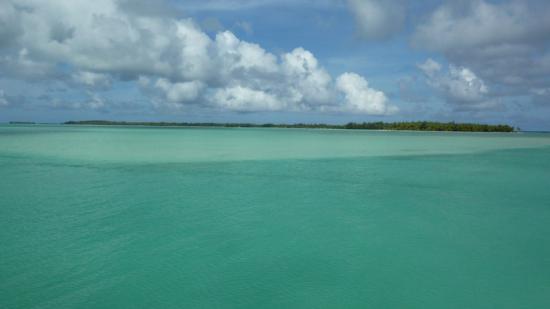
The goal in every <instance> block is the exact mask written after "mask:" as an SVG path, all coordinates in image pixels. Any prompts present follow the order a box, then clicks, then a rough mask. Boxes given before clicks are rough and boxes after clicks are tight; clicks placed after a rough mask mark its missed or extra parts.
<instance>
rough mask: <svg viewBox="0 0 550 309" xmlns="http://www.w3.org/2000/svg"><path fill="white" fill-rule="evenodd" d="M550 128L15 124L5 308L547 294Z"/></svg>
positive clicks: (3, 149)
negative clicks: (469, 129) (448, 130)
mask: <svg viewBox="0 0 550 309" xmlns="http://www.w3.org/2000/svg"><path fill="white" fill-rule="evenodd" d="M549 159H550V136H548V135H545V134H502V133H495V134H486V133H426V132H423V133H420V132H373V131H345V130H301V129H239V128H233V129H229V128H227V129H218V128H143V127H141V128H128V127H93V126H91V127H81V126H74V127H71V126H0V176H1V177H0V248H1V255H0V307H2V308H33V307H40V308H59V307H67V308H68V307H71V308H73V307H82V308H105V307H108V308H117V307H126V308H150V307H172V308H181V307H187V308H197V307H199V308H210V307H231V308H234V307H237V308H258V307H267V308H281V307H290V308H304V307H310V308H335V307H336V308H337V307H340V308H364V307H372V308H548V307H550V296H549V295H550V190H548V184H550V161H549Z"/></svg>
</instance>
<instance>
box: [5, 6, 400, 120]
mask: <svg viewBox="0 0 550 309" xmlns="http://www.w3.org/2000/svg"><path fill="white" fill-rule="evenodd" d="M151 5H152V4H151V3H150V2H147V1H141V0H140V1H137V2H132V1H120V0H119V1H115V0H97V1H94V2H93V3H91V2H89V1H80V0H78V1H77V0H75V1H57V2H56V1H33V0H20V1H17V5H16V3H15V1H11V0H7V2H3V4H2V6H6V7H9V10H10V11H9V12H10V14H9V16H6V14H0V24H5V23H7V22H9V21H12V19H13V21H15V26H14V28H13V29H9V30H6V31H4V32H6V33H7V34H5V33H4V32H2V33H1V34H0V35H1V36H2V38H0V39H1V40H2V42H6V43H5V46H3V47H4V48H3V50H2V51H1V52H0V55H1V58H0V59H1V62H0V65H1V66H2V68H3V70H4V71H5V72H7V75H8V77H9V78H14V79H23V80H28V79H29V78H31V75H33V74H34V75H35V76H34V77H35V78H36V79H37V80H39V79H42V80H47V79H55V78H59V79H60V80H63V81H65V82H67V81H70V82H71V83H73V84H75V85H81V86H82V87H83V89H87V90H88V91H91V90H104V89H107V88H109V87H110V86H111V85H112V84H113V83H115V82H116V81H117V80H123V81H137V83H138V85H139V86H140V87H141V89H142V90H143V93H144V94H145V95H147V96H150V97H151V99H152V101H153V103H154V105H155V106H157V107H162V106H163V105H166V106H170V107H176V108H179V107H183V106H185V105H187V104H194V105H200V106H204V107H208V108H215V109H221V110H231V111H238V112H248V111H274V110H292V111H308V110H317V111H323V110H327V111H328V110H331V111H333V110H340V111H347V112H357V113H365V114H376V115H382V114H389V113H391V112H393V111H395V109H394V108H392V107H391V106H390V104H389V101H388V99H387V97H386V96H385V95H384V93H383V92H381V91H379V90H375V89H372V88H370V87H369V86H368V83H367V81H366V80H365V79H364V78H363V77H361V76H359V75H356V74H354V75H349V74H345V75H343V76H341V77H340V78H338V79H337V83H336V84H335V82H334V81H333V78H332V77H331V76H330V74H329V73H328V72H327V71H326V70H325V69H324V68H323V67H322V66H321V65H320V64H319V62H318V60H317V59H316V57H315V56H314V55H313V54H312V53H311V52H309V51H307V50H305V49H303V48H296V49H294V50H292V51H291V52H288V53H282V54H281V55H275V54H273V53H270V52H268V51H266V50H265V49H264V48H262V47H261V46H260V45H258V44H254V43H251V42H247V41H244V40H241V39H239V38H237V37H236V36H235V35H234V34H233V33H232V32H230V31H223V32H219V33H217V34H216V35H215V36H214V37H211V36H209V35H208V34H207V33H205V32H204V31H203V30H202V29H201V28H200V27H199V26H198V25H197V24H196V23H195V22H194V21H193V20H191V19H178V18H175V17H173V16H171V15H170V14H169V12H166V10H165V9H163V8H160V9H153V8H151ZM12 17H14V18H12ZM18 27H19V28H18ZM16 28H17V29H16ZM8 38H9V39H8ZM60 66H61V67H62V68H63V69H61V70H60V69H59V67H60ZM6 68H7V70H6ZM67 72H68V73H67ZM350 76H352V77H351V78H350ZM352 79H356V80H358V81H356V82H353V81H351V80H352ZM350 84H353V85H350ZM89 97H90V99H89V100H88V101H86V102H82V103H78V104H77V105H76V107H82V108H90V109H105V108H107V106H108V103H109V102H106V101H105V100H103V99H102V98H101V97H99V96H97V95H96V94H90V95H89ZM60 104H61V103H60ZM61 106H64V105H63V104H61Z"/></svg>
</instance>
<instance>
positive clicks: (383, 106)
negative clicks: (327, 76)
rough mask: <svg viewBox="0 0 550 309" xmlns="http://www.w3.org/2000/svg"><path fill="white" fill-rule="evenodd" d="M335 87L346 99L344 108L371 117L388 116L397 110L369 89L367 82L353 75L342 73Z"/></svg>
mask: <svg viewBox="0 0 550 309" xmlns="http://www.w3.org/2000/svg"><path fill="white" fill-rule="evenodd" d="M336 87H337V88H338V90H340V91H342V92H343V93H344V95H345V97H346V101H345V108H344V109H347V110H351V111H354V112H361V113H366V114H371V115H390V114H393V113H396V112H397V111H398V108H397V107H395V106H392V105H388V98H387V97H386V95H385V94H384V93H383V92H381V91H378V90H375V89H372V88H370V87H369V84H368V82H367V80H365V79H364V78H363V77H362V76H360V75H357V74H355V73H344V74H342V75H340V76H339V77H338V79H337V80H336Z"/></svg>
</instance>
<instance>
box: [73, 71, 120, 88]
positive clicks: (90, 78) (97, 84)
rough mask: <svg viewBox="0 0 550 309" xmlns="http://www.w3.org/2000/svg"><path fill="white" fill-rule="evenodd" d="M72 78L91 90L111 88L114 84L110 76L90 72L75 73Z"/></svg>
mask: <svg viewBox="0 0 550 309" xmlns="http://www.w3.org/2000/svg"><path fill="white" fill-rule="evenodd" d="M72 78H73V80H74V81H75V82H77V83H79V84H81V85H84V86H86V87H90V88H100V89H101V88H109V87H110V86H111V83H112V80H111V77H110V76H109V75H107V74H101V73H94V72H88V71H79V72H75V73H73V74H72Z"/></svg>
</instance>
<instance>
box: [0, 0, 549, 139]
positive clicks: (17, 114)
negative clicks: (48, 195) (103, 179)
mask: <svg viewBox="0 0 550 309" xmlns="http://www.w3.org/2000/svg"><path fill="white" fill-rule="evenodd" d="M549 47H550V1H546V0H539V1H537V0H524V1H519V0H503V1H490V0H463V1H448V0H426V1H406V0H385V1H382V0H317V1H314V0H255V1H252V0H223V1H222V0H165V1H148V0H94V1H88V0H0V122H8V121H36V122H63V121H68V120H89V119H106V120H126V121H180V122H183V121H187V122H205V121H212V122H253V123H267V122H273V123H296V122H307V123H321V122H322V123H347V122H350V121H416V120H434V121H457V122H482V123H506V124H510V125H513V126H515V127H520V128H521V129H523V130H550V48H549Z"/></svg>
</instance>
